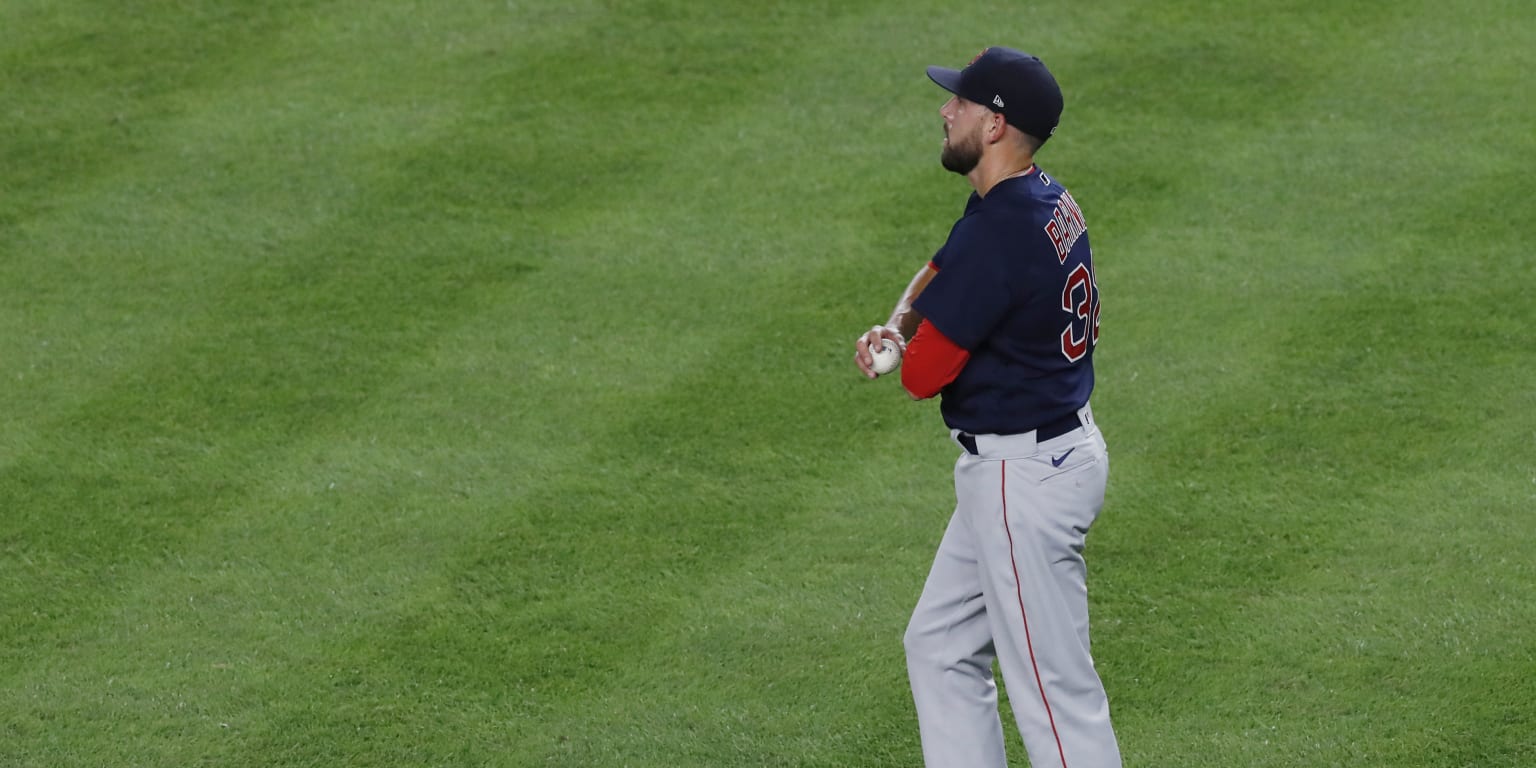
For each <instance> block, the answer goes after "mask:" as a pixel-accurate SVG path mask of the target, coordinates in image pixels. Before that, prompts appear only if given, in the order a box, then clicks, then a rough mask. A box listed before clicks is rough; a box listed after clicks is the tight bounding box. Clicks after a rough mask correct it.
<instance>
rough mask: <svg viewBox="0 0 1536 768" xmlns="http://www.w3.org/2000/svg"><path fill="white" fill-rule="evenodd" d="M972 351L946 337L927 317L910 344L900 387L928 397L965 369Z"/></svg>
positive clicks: (917, 395) (915, 395) (915, 394)
mask: <svg viewBox="0 0 1536 768" xmlns="http://www.w3.org/2000/svg"><path fill="white" fill-rule="evenodd" d="M970 359H971V353H969V352H967V351H965V350H964V349H963V348H961V347H960V346H959V345H957V344H955V343H954V342H953V341H950V340H949V339H947V338H945V337H944V334H942V333H940V332H939V329H937V328H935V327H934V326H933V323H930V322H928V321H927V320H924V321H923V322H922V323H921V324H919V325H918V326H917V333H914V334H913V335H912V341H911V343H909V344H907V353H906V355H905V359H904V360H903V362H902V366H901V386H902V389H905V390H907V394H909V395H911V396H912V397H914V398H916V399H918V400H926V399H928V398H930V397H933V396H934V395H937V394H938V393H939V392H941V391H942V390H943V389H944V387H946V386H949V383H950V382H951V381H954V380H955V378H956V377H958V376H959V375H960V371H962V370H964V369H965V364H966V363H967V362H969V361H970Z"/></svg>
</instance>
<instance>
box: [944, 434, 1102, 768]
mask: <svg viewBox="0 0 1536 768" xmlns="http://www.w3.org/2000/svg"><path fill="white" fill-rule="evenodd" d="M1069 449H1070V450H1071V453H1070V454H1067V453H1066V451H1068V450H1069ZM1053 458H1055V459H1058V460H1060V461H1061V464H1060V466H1056V465H1055V464H1053V462H1052V459H1053ZM1108 474H1109V458H1108V454H1107V452H1106V451H1105V449H1104V441H1103V438H1102V437H1101V436H1100V435H1099V433H1098V431H1097V430H1096V429H1094V428H1092V427H1090V428H1089V429H1087V430H1085V431H1081V432H1074V433H1071V435H1070V436H1063V437H1061V438H1058V439H1055V440H1051V441H1048V442H1046V443H1044V444H1042V445H1040V446H1039V448H1038V450H1037V451H1036V452H1035V453H1034V454H1033V455H1027V456H1019V457H1010V458H992V457H985V456H984V457H973V456H965V457H962V458H961V461H960V463H959V464H958V465H957V466H956V489H957V493H958V494H959V505H958V514H960V515H962V516H965V517H966V518H967V519H968V521H969V526H968V527H969V528H971V530H972V531H973V532H974V537H975V538H974V541H975V542H976V545H977V550H976V557H977V560H978V561H979V563H980V566H981V573H982V578H983V579H984V580H985V583H984V585H983V588H982V591H983V593H984V594H985V596H986V604H987V610H986V613H987V616H988V618H989V623H990V628H991V633H992V636H993V638H994V641H995V652H996V654H997V656H998V660H999V664H1000V666H1001V668H1002V671H1003V678H1004V680H1006V681H1007V683H1008V693H1009V702H1010V703H1011V704H1012V705H1013V711H1014V715H1015V718H1016V719H1017V721H1018V726H1019V732H1020V734H1021V735H1022V736H1023V741H1024V745H1025V748H1026V749H1027V750H1028V752H1029V758H1030V764H1031V765H1032V766H1034V767H1035V768H1049V767H1052V766H1060V765H1064V766H1066V768H1119V766H1120V765H1121V762H1120V751H1119V746H1118V744H1117V743H1116V740H1115V734H1114V730H1113V728H1112V727H1111V725H1110V720H1109V703H1108V699H1107V697H1106V696H1105V693H1104V687H1103V684H1102V683H1101V682H1100V680H1099V677H1098V673H1097V672H1096V671H1095V670H1094V668H1093V658H1092V656H1091V655H1090V653H1089V646H1088V588H1087V579H1086V566H1085V564H1084V561H1083V557H1082V551H1083V544H1084V539H1085V537H1086V535H1087V532H1088V528H1089V527H1090V526H1091V525H1092V523H1093V521H1094V519H1095V518H1096V517H1097V516H1098V513H1099V510H1100V508H1101V507H1102V506H1103V502H1104V487H1105V482H1106V480H1107V478H1108Z"/></svg>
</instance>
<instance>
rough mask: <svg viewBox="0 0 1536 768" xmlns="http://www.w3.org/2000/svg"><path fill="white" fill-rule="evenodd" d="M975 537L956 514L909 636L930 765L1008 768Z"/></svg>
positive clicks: (920, 725)
mask: <svg viewBox="0 0 1536 768" xmlns="http://www.w3.org/2000/svg"><path fill="white" fill-rule="evenodd" d="M978 569H979V564H978V562H977V558H976V542H975V541H974V539H973V537H972V534H971V531H970V530H969V526H968V525H967V524H966V522H965V521H964V520H963V519H962V518H961V516H960V514H959V513H958V512H957V513H956V514H955V515H954V516H953V517H951V518H950V521H949V527H948V528H947V529H946V530H945V531H944V539H943V541H942V542H940V544H939V549H938V553H937V554H936V555H935V556H934V559H933V568H932V570H930V571H929V573H928V581H927V583H926V584H924V586H923V594H922V597H920V598H918V601H917V607H916V608H915V609H913V611H912V620H911V622H910V623H909V624H908V625H907V632H906V636H905V637H904V638H903V641H904V644H905V646H906V651H907V674H908V677H909V678H910V680H911V683H912V699H913V701H914V702H915V703H916V705H917V724H918V731H919V733H920V734H921V736H922V742H923V762H924V764H925V765H926V766H927V768H1007V760H1006V758H1005V757H1004V754H1003V728H1002V723H1001V721H1000V720H999V719H998V713H997V685H996V683H995V682H994V681H993V678H992V662H993V660H994V659H995V658H996V657H995V654H994V651H993V647H992V630H991V626H990V624H989V623H988V621H987V615H986V601H985V600H984V599H983V597H982V579H981V573H980V571H979V570H978Z"/></svg>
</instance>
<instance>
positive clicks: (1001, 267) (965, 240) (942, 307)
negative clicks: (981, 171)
mask: <svg viewBox="0 0 1536 768" xmlns="http://www.w3.org/2000/svg"><path fill="white" fill-rule="evenodd" d="M1008 254H1009V250H1008V246H1007V242H1006V238H1004V237H1003V236H1002V233H1001V232H999V227H997V226H996V225H995V224H993V223H992V222H991V221H989V220H988V217H987V216H985V215H984V214H983V215H976V216H967V217H966V218H964V219H962V220H961V221H960V222H959V223H958V224H956V225H955V228H954V230H952V231H951V232H950V235H949V240H948V242H946V243H945V244H944V247H943V248H942V249H940V252H939V254H936V255H935V258H934V262H933V263H934V264H935V266H937V267H939V268H940V269H939V273H938V274H936V275H934V276H933V280H932V281H931V282H929V283H928V286H927V287H926V288H924V289H923V292H922V293H921V294H919V295H918V297H917V300H916V301H915V302H913V304H912V307H913V309H916V310H917V312H918V313H919V314H921V315H922V316H923V317H924V318H925V319H926V320H928V321H930V322H931V323H933V326H934V327H935V328H937V329H938V330H939V331H940V332H941V333H943V334H944V336H945V337H946V338H948V339H949V340H950V341H952V342H953V343H955V344H956V345H958V346H959V347H961V348H962V349H966V350H969V351H972V352H974V351H976V349H977V347H979V346H980V345H981V343H982V342H983V341H984V340H985V339H986V338H987V335H988V334H989V333H991V331H992V329H993V328H994V327H996V326H997V324H998V323H999V322H1001V321H1002V319H1003V316H1004V315H1005V314H1007V312H1008V309H1009V307H1010V305H1011V304H1012V301H1013V289H1012V287H1011V284H1010V281H1009V274H1008V270H1007V269H1006V268H1005V267H1006V261H1005V260H1006V259H1007V258H1008Z"/></svg>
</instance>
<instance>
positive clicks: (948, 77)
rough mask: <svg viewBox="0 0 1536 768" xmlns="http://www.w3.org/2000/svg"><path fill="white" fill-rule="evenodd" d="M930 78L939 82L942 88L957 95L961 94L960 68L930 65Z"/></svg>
mask: <svg viewBox="0 0 1536 768" xmlns="http://www.w3.org/2000/svg"><path fill="white" fill-rule="evenodd" d="M928 79H929V80H932V81H934V82H935V83H938V84H939V87H940V88H943V89H944V90H946V91H949V92H950V93H953V94H956V95H959V93H960V70H958V69H950V68H949V67H929V68H928Z"/></svg>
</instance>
